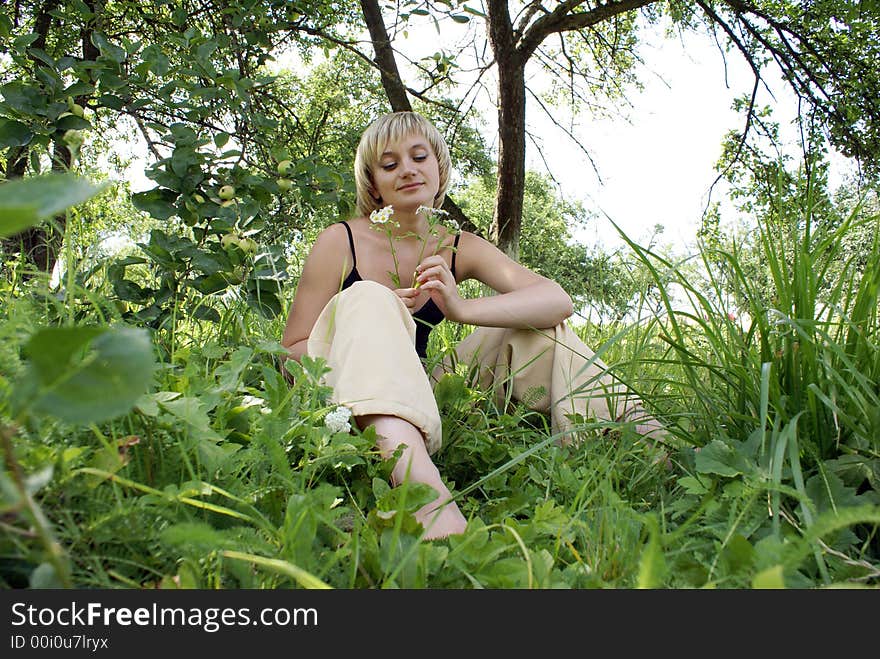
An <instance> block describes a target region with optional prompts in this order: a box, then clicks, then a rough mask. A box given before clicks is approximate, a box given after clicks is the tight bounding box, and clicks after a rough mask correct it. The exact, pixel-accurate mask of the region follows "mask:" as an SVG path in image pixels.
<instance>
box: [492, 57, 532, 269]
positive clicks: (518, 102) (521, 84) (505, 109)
mask: <svg viewBox="0 0 880 659" xmlns="http://www.w3.org/2000/svg"><path fill="white" fill-rule="evenodd" d="M525 135H526V94H525V67H524V66H523V65H522V64H510V65H507V64H504V63H502V62H501V61H500V60H499V62H498V191H497V193H496V197H495V212H494V213H493V216H492V241H493V242H494V243H495V245H496V246H497V247H498V249H500V250H502V251H503V252H505V253H506V254H507V255H508V256H509V257H510V258H512V259H517V258H519V234H520V228H521V227H522V212H523V195H524V194H525V180H526V167H525V160H526V140H525Z"/></svg>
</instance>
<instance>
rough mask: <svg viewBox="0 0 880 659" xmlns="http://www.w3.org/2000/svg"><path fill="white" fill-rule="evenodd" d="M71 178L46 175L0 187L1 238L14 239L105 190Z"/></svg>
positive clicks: (69, 176) (62, 175)
mask: <svg viewBox="0 0 880 659" xmlns="http://www.w3.org/2000/svg"><path fill="white" fill-rule="evenodd" d="M105 187H106V185H95V184H94V183H91V182H90V181H88V180H86V179H84V178H80V177H77V176H74V175H72V174H45V175H41V176H30V177H28V178H22V179H15V180H12V181H7V182H6V183H0V237H6V236H11V235H14V234H16V233H18V232H19V231H21V230H22V229H25V228H27V227H29V226H31V225H33V224H36V223H37V222H39V221H40V220H43V219H45V218H47V217H52V216H53V215H57V214H58V213H60V212H61V211H63V210H65V209H66V208H70V207H71V206H76V205H78V204H81V203H83V202H84V201H86V200H87V199H89V198H91V197H93V196H94V195H96V194H97V193H99V192H101V191H102V190H104V189H105Z"/></svg>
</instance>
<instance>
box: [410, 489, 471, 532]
mask: <svg viewBox="0 0 880 659" xmlns="http://www.w3.org/2000/svg"><path fill="white" fill-rule="evenodd" d="M429 485H431V487H434V488H435V489H436V485H434V484H432V483H429ZM443 489H444V490H445V493H442V494H441V495H440V496H439V497H437V498H436V499H434V501H432V502H431V503H429V504H426V505H424V506H422V507H421V508H419V509H418V510H417V511H416V512H415V515H414V516H415V518H416V519H417V520H418V521H419V522H420V523H421V525H422V526H424V527H425V534H424V535H423V536H422V538H423V539H425V540H437V539H440V538H445V537H447V536H450V535H458V534H461V533H464V531H465V529H466V528H467V520H466V519H465V517H464V515H462V514H461V510H460V509H459V507H458V504H456V503H455V502H454V501H450V502H449V503H447V504H445V505H443V506H441V507H439V508H438V505H439V504H442V503H443V502H444V501H448V500H449V499H450V498H451V495H450V493H449V490H448V489H446V487H445V486H444V487H443Z"/></svg>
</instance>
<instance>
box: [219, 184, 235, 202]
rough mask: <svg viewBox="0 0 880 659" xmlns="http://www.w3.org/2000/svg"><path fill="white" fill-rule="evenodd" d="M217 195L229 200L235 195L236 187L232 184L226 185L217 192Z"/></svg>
mask: <svg viewBox="0 0 880 659" xmlns="http://www.w3.org/2000/svg"><path fill="white" fill-rule="evenodd" d="M217 196H218V197H220V198H221V199H225V200H227V201H228V200H229V199H232V198H233V197H234V196H235V188H234V187H232V186H231V185H224V186H223V187H221V188H220V191H219V192H217Z"/></svg>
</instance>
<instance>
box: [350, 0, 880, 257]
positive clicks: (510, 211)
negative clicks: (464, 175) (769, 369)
mask: <svg viewBox="0 0 880 659" xmlns="http://www.w3.org/2000/svg"><path fill="white" fill-rule="evenodd" d="M429 10H430V12H431V13H432V14H433V15H434V16H435V17H440V16H447V17H451V18H452V19H454V20H458V21H462V20H469V19H470V18H471V17H473V16H478V17H481V18H482V19H483V20H484V22H485V30H484V33H483V35H482V38H484V39H485V40H486V42H487V44H488V46H489V49H488V50H489V51H490V52H491V58H488V59H486V60H484V61H483V64H482V67H483V69H488V68H489V67H492V66H494V67H495V68H496V70H497V79H498V84H497V98H496V104H497V107H498V117H497V118H498V168H497V179H498V185H497V188H498V192H497V198H496V204H495V210H494V218H493V223H492V238H493V239H494V241H495V242H496V243H497V244H498V246H499V247H501V248H502V249H504V250H505V251H507V252H508V253H509V254H512V255H516V254H517V252H518V245H519V239H520V228H521V223H522V208H523V206H522V205H523V195H524V185H525V149H526V134H527V133H526V122H525V119H526V100H527V97H528V95H529V94H530V93H532V92H531V90H530V87H529V76H527V73H526V70H527V67H529V66H530V65H531V64H532V63H533V62H534V63H535V64H536V65H538V66H539V67H542V68H544V69H545V70H546V71H548V72H549V74H550V75H551V76H552V77H554V78H555V79H556V80H558V81H561V83H560V84H562V85H565V86H566V87H567V92H568V94H569V96H570V98H571V99H572V100H573V101H574V102H575V104H577V103H580V102H585V101H590V100H591V99H596V98H598V97H600V96H604V97H606V98H612V99H613V98H614V97H615V96H619V95H620V94H621V93H622V90H623V84H622V82H621V80H623V81H626V80H627V79H631V78H630V76H632V74H633V72H634V70H635V66H636V64H637V63H638V56H637V54H636V53H635V45H636V44H637V38H638V30H639V23H638V21H637V19H638V17H639V16H640V15H641V16H643V17H645V18H646V19H647V20H648V21H656V20H657V19H658V18H659V17H660V16H661V15H662V14H664V13H666V14H668V15H669V16H670V17H671V19H672V20H673V22H674V24H675V25H677V26H678V27H679V28H680V29H691V30H698V29H699V30H707V31H708V32H709V33H711V34H712V35H713V36H714V37H715V38H716V40H717V42H718V44H719V48H720V49H721V50H722V52H723V53H725V54H726V53H728V52H729V51H731V50H733V51H736V52H738V53H739V54H740V55H741V56H742V57H744V58H745V60H746V61H747V62H748V63H749V65H750V66H751V68H752V71H753V73H754V87H753V92H752V96H751V101H750V112H749V119H751V116H752V114H751V109H753V108H754V103H755V98H756V95H757V91H758V89H759V87H760V85H761V84H762V82H763V80H764V76H765V75H766V72H767V70H768V66H769V65H770V64H773V65H775V66H776V67H777V68H778V69H779V70H781V72H782V73H783V76H784V77H785V79H786V80H787V81H788V83H789V84H790V86H791V87H792V89H793V90H794V92H795V93H796V94H797V95H798V96H799V98H800V99H801V100H802V101H803V102H804V104H805V105H807V106H810V107H811V108H813V109H814V110H815V116H816V117H817V118H819V120H820V121H821V122H822V125H823V127H824V129H825V131H826V133H827V135H828V137H829V139H830V140H831V141H832V143H834V144H835V145H836V146H838V147H839V148H842V149H843V150H844V153H846V154H848V155H851V156H853V157H857V158H859V159H860V160H862V161H863V162H864V163H865V164H866V166H867V168H868V171H870V172H875V173H876V171H877V165H876V162H877V161H876V159H877V156H878V154H880V132H878V131H880V129H878V128H877V125H878V122H877V120H878V119H880V100H878V99H880V73H878V71H877V69H876V67H873V66H872V65H871V64H869V63H870V62H874V61H876V60H877V59H878V57H880V38H878V36H880V21H878V18H880V7H878V6H877V5H876V4H875V3H857V4H853V3H848V2H843V1H842V0H816V1H813V2H809V3H794V2H781V1H779V2H776V1H773V2H771V1H769V0H768V1H764V0H756V1H755V2H743V1H740V0H726V1H721V0H698V1H697V2H693V3H687V2H682V1H675V0H674V1H672V2H668V3H667V2H662V3H661V2H659V1H658V0H612V1H609V2H588V1H583V0H566V1H563V2H555V3H540V2H531V1H530V2H526V3H510V2H506V1H504V0H486V1H485V3H484V11H479V10H476V9H473V8H472V7H470V6H468V5H467V4H466V3H464V2H432V1H427V2H423V1H421V0H412V1H408V2H401V3H398V4H397V10H396V11H397V12H398V13H397V16H396V18H395V23H397V22H398V21H405V20H407V19H408V18H409V17H410V16H411V15H413V14H416V15H418V14H424V13H427V12H428V11H429ZM365 20H366V23H367V25H368V27H369V28H370V32H371V34H374V24H375V22H376V21H377V20H378V19H377V17H376V16H375V13H373V14H369V15H366V14H365ZM435 20H436V18H435ZM383 29H384V28H383ZM469 38H471V39H473V38H474V37H473V36H472V35H471V36H470V37H469ZM554 39H555V42H554ZM552 43H557V44H558V45H557V46H552V45H550V44H552ZM374 45H375V41H374ZM383 48H384V49H385V57H384V60H385V61H386V62H387V61H388V53H387V44H383ZM484 50H485V49H482V48H480V47H477V48H474V51H475V52H476V53H478V54H479V53H482V52H484ZM384 70H387V69H384ZM428 73H429V74H430V75H431V77H432V79H433V78H436V77H438V76H437V71H436V70H434V71H429V72H428ZM439 77H443V76H442V75H441V76H439ZM533 95H534V94H533ZM536 98H537V96H536ZM748 129H749V124H748V123H747V125H746V130H745V131H744V133H748Z"/></svg>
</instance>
